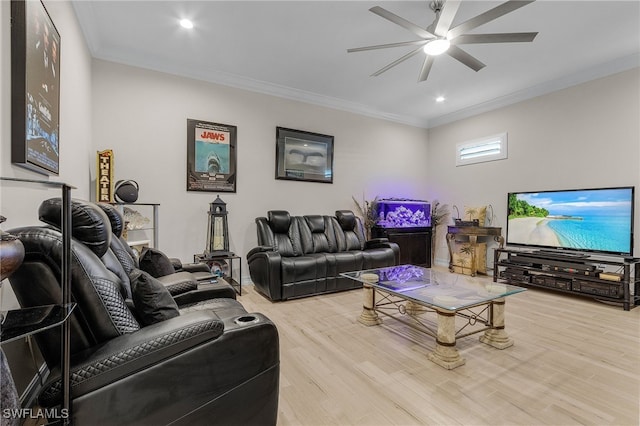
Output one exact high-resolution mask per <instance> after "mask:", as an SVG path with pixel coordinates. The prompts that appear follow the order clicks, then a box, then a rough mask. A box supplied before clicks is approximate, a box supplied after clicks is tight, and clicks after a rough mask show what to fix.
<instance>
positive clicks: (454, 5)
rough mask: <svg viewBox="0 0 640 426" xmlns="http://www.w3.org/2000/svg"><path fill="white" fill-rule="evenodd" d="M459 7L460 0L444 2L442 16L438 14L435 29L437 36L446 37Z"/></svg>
mask: <svg viewBox="0 0 640 426" xmlns="http://www.w3.org/2000/svg"><path fill="white" fill-rule="evenodd" d="M459 7H460V1H459V0H447V1H445V2H444V6H442V11H441V12H440V16H438V23H437V24H436V29H435V30H434V31H433V32H434V33H435V34H436V35H437V36H439V37H445V36H446V35H447V31H449V28H450V27H451V23H452V22H453V18H454V17H455V16H456V13H457V12H458V8H459Z"/></svg>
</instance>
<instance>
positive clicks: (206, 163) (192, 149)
mask: <svg viewBox="0 0 640 426" xmlns="http://www.w3.org/2000/svg"><path fill="white" fill-rule="evenodd" d="M237 136H238V128H237V127H236V126H230V125H228V124H219V123H211V122H208V121H201V120H192V119H187V191H206V192H236V177H237V162H236V157H237V145H236V142H237Z"/></svg>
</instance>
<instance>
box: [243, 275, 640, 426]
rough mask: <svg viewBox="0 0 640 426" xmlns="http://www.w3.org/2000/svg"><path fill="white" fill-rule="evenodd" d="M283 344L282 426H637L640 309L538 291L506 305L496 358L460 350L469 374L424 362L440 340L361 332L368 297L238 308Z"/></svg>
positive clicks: (472, 344)
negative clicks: (505, 338)
mask: <svg viewBox="0 0 640 426" xmlns="http://www.w3.org/2000/svg"><path fill="white" fill-rule="evenodd" d="M238 300H239V301H240V302H242V304H243V305H244V306H245V308H246V309H247V310H248V311H253V312H262V313H263V314H265V315H267V316H268V317H269V318H270V319H271V320H272V321H273V322H274V323H275V324H276V325H277V327H278V330H279V334H280V360H281V373H280V406H279V415H278V424H279V425H283V426H285V425H458V424H461V425H578V424H580V425H638V424H639V408H638V405H639V401H640V307H638V308H636V309H633V310H631V311H624V310H622V308H620V307H617V306H610V305H605V304H602V303H598V302H595V301H591V300H590V299H582V298H575V297H568V296H565V295H561V294H558V293H553V292H547V291H544V290H535V289H530V290H528V291H526V292H524V293H520V294H517V295H513V296H510V297H508V298H507V299H506V300H507V304H506V331H507V332H508V333H509V335H510V336H511V337H512V338H513V339H514V340H515V345H514V346H512V347H511V348H508V349H505V350H498V349H494V348H492V347H490V346H487V345H485V344H482V343H480V342H479V341H478V336H479V335H473V336H469V337H466V338H464V339H461V340H458V349H459V350H460V353H461V355H462V356H463V357H464V358H466V361H467V363H466V365H463V366H461V367H459V368H456V369H455V370H451V371H448V370H445V369H443V368H441V367H439V366H437V365H436V364H434V363H432V362H431V361H429V360H428V359H427V354H428V353H429V352H430V351H432V350H433V349H434V347H435V342H434V339H433V338H431V337H429V336H424V335H422V334H419V333H417V332H416V331H414V330H413V329H412V328H410V327H408V326H406V325H404V324H402V323H399V322H397V321H393V320H392V319H385V320H384V323H383V324H382V325H380V326H374V327H365V326H363V325H362V324H360V323H358V322H357V321H356V318H357V316H358V315H359V314H360V311H361V306H362V295H361V290H352V291H348V292H342V293H336V294H329V295H321V296H315V297H310V298H304V299H298V300H291V301H286V302H279V303H272V302H270V301H268V300H267V299H266V298H264V297H262V296H261V295H259V294H258V293H256V291H255V289H254V287H253V285H245V286H243V295H242V296H240V297H239V298H238Z"/></svg>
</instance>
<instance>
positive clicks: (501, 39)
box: [451, 33, 538, 44]
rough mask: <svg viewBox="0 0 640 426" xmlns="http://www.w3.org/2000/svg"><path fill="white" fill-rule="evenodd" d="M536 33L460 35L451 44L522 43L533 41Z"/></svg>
mask: <svg viewBox="0 0 640 426" xmlns="http://www.w3.org/2000/svg"><path fill="white" fill-rule="evenodd" d="M537 35H538V33H500V34H462V35H461V36H458V37H456V38H455V39H453V40H452V41H451V44H476V43H522V42H528V41H533V39H534V38H536V36H537Z"/></svg>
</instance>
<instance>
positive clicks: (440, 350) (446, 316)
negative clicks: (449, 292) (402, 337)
mask: <svg viewBox="0 0 640 426" xmlns="http://www.w3.org/2000/svg"><path fill="white" fill-rule="evenodd" d="M436 312H437V313H438V333H437V337H436V350H435V351H433V352H431V353H429V355H428V358H429V360H430V361H433V362H434V363H436V364H438V365H439V366H440V367H443V368H446V369H447V370H453V369H454V368H456V367H459V366H461V365H464V364H465V362H466V361H465V359H464V358H462V357H461V356H460V353H459V352H458V349H456V314H455V312H450V311H441V310H439V309H436Z"/></svg>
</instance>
